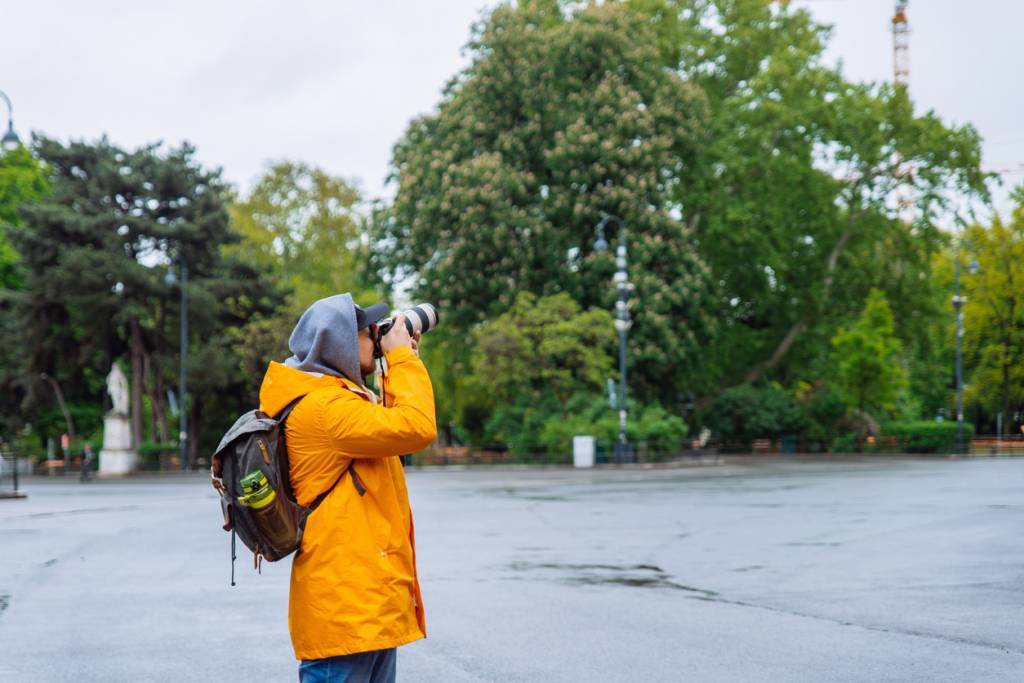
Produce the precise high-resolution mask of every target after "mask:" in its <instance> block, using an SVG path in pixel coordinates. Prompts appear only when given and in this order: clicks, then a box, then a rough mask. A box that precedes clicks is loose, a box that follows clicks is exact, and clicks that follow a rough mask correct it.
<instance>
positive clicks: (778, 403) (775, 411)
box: [705, 384, 801, 450]
mask: <svg viewBox="0 0 1024 683" xmlns="http://www.w3.org/2000/svg"><path fill="white" fill-rule="evenodd" d="M705 422H706V424H707V425H708V426H709V427H710V428H711V429H713V430H714V431H716V432H718V434H719V437H720V438H721V440H722V444H723V446H725V448H727V449H740V450H746V449H749V448H750V446H751V444H752V443H753V441H754V439H763V438H770V439H777V438H780V437H782V436H783V435H786V434H791V433H793V432H796V431H797V430H798V429H799V427H800V425H801V416H800V413H799V411H798V410H797V408H796V406H795V405H794V403H793V399H792V398H790V396H789V395H788V394H787V393H786V392H784V391H783V390H782V389H780V388H778V387H777V386H763V387H755V386H751V385H749V384H743V385H740V386H738V387H732V388H730V389H726V390H725V391H723V392H722V393H721V394H719V395H718V397H717V398H716V399H715V401H714V402H713V403H712V404H711V406H710V407H709V408H708V411H707V414H706V415H705Z"/></svg>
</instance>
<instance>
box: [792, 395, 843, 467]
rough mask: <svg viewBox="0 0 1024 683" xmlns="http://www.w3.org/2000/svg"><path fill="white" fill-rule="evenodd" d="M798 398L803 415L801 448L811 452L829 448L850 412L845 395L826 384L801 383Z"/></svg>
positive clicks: (801, 419)
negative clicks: (845, 402) (844, 399)
mask: <svg viewBox="0 0 1024 683" xmlns="http://www.w3.org/2000/svg"><path fill="white" fill-rule="evenodd" d="M796 400H797V402H796V408H797V410H798V411H799V415H800V430H799V432H800V433H799V437H800V438H799V447H800V450H801V451H804V452H808V453H817V452H823V451H827V450H828V448H829V444H830V442H831V441H832V438H833V436H834V435H835V434H836V433H837V432H839V431H840V428H839V425H840V423H841V422H842V419H843V416H844V415H845V414H846V405H845V404H844V403H843V399H842V397H841V396H839V393H838V392H836V391H835V390H834V389H832V388H831V387H829V386H828V385H826V384H824V383H817V384H816V385H810V384H806V383H801V384H800V385H799V386H798V388H797V390H796Z"/></svg>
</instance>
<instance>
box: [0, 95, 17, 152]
mask: <svg viewBox="0 0 1024 683" xmlns="http://www.w3.org/2000/svg"><path fill="white" fill-rule="evenodd" d="M0 100H3V101H4V104H6V105H7V132H6V133H4V136H3V138H0V146H2V147H3V148H4V150H5V151H7V152H10V151H12V150H15V149H17V148H18V147H20V146H21V140H19V139H18V135H17V134H16V133H15V132H14V107H13V106H11V98H9V97H8V96H7V94H6V93H4V91H3V90H0Z"/></svg>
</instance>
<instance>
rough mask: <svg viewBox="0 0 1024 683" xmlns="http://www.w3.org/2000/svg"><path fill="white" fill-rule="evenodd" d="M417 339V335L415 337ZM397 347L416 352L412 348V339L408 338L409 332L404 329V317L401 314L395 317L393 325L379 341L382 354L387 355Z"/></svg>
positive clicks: (413, 347) (414, 348)
mask: <svg viewBox="0 0 1024 683" xmlns="http://www.w3.org/2000/svg"><path fill="white" fill-rule="evenodd" d="M418 339H419V335H417V340H418ZM399 346H408V347H409V348H411V349H412V350H413V351H415V350H416V347H415V346H413V338H412V337H410V336H409V330H407V329H405V315H403V314H402V313H399V314H398V315H396V316H395V324H394V325H392V326H391V329H390V330H388V333H387V334H385V335H384V337H383V338H382V339H381V340H380V350H381V351H383V352H384V353H388V352H389V351H391V349H397V348H398V347H399Z"/></svg>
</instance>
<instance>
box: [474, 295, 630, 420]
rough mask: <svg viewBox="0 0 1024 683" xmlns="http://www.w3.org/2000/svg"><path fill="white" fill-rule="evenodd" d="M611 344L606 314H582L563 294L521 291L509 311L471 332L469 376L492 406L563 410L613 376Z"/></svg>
mask: <svg viewBox="0 0 1024 683" xmlns="http://www.w3.org/2000/svg"><path fill="white" fill-rule="evenodd" d="M613 344H614V331H613V328H612V321H611V315H610V314H609V313H608V312H607V311H603V310H600V309H591V310H589V311H581V310H580V307H579V305H578V304H577V303H576V302H575V301H573V300H572V298H571V297H569V295H568V294H566V293H564V292H563V293H561V294H555V295H553V296H550V297H544V298H539V299H538V298H537V297H536V296H535V295H533V294H531V293H529V292H520V293H519V295H518V296H517V297H516V301H515V303H514V304H513V306H512V308H511V309H510V310H509V311H507V312H506V313H504V314H502V315H500V316H498V317H497V318H495V319H494V320H492V321H489V322H487V323H486V324H484V325H483V326H482V327H480V328H479V329H478V330H477V331H476V333H475V344H474V350H473V356H472V361H471V363H472V364H471V368H472V376H473V378H474V380H475V381H476V382H477V383H478V385H479V387H480V389H481V391H482V392H485V393H486V395H487V396H489V398H490V402H491V403H531V404H539V403H541V402H543V400H544V398H545V396H550V397H553V398H554V399H555V400H556V401H557V402H558V404H559V405H560V406H563V407H564V406H565V405H566V403H567V402H568V401H569V399H570V398H571V397H572V396H573V395H574V394H577V393H581V392H586V391H591V392H594V391H596V392H600V391H601V390H602V388H603V387H604V384H605V380H606V379H607V378H608V377H610V376H611V374H612V367H613V360H612V359H613V356H612V354H611V353H610V350H611V347H612V345H613Z"/></svg>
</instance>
